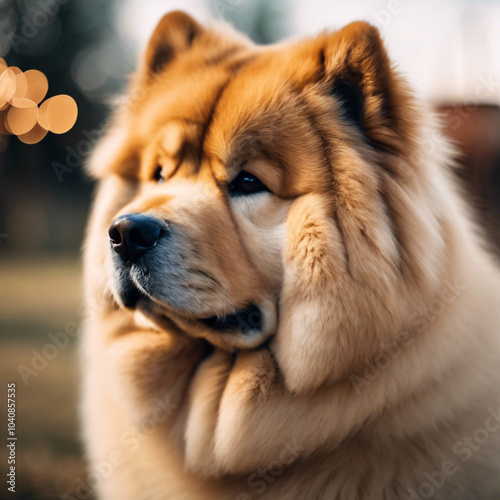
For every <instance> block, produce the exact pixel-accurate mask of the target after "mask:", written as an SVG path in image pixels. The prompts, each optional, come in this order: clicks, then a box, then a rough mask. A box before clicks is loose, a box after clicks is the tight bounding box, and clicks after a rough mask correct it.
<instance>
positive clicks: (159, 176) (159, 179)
mask: <svg viewBox="0 0 500 500" xmlns="http://www.w3.org/2000/svg"><path fill="white" fill-rule="evenodd" d="M153 179H154V180H155V181H156V182H158V183H161V182H163V181H164V180H165V179H164V178H163V167H161V166H158V167H156V170H155V173H154V174H153Z"/></svg>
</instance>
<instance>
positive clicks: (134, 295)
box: [119, 282, 151, 309]
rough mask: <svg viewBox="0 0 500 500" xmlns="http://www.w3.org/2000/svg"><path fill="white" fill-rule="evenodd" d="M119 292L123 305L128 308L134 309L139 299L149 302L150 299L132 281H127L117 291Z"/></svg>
mask: <svg viewBox="0 0 500 500" xmlns="http://www.w3.org/2000/svg"><path fill="white" fill-rule="evenodd" d="M119 294H120V299H121V301H122V303H123V305H124V306H125V307H126V308H128V309H135V308H136V307H137V304H138V303H139V301H141V302H142V301H147V302H150V300H151V299H150V298H149V297H148V296H147V295H146V294H145V293H143V292H142V291H141V290H139V288H138V287H137V286H136V285H135V284H134V283H132V282H127V284H126V286H125V287H123V288H122V289H121V290H120V291H119Z"/></svg>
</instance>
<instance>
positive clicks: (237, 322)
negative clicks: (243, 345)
mask: <svg viewBox="0 0 500 500" xmlns="http://www.w3.org/2000/svg"><path fill="white" fill-rule="evenodd" d="M263 320H264V318H263V315H262V312H261V310H260V309H259V308H258V307H257V306H256V305H254V304H250V305H249V306H248V307H246V308H245V309H242V310H240V311H237V312H236V313H234V314H228V315H226V316H210V317H209V318H200V319H198V321H199V322H201V323H203V324H204V325H206V326H208V327H210V328H212V329H213V330H218V331H221V332H227V331H230V330H239V331H240V332H242V333H244V334H246V333H249V332H251V331H255V330H258V331H262V328H263V322H264V321H263Z"/></svg>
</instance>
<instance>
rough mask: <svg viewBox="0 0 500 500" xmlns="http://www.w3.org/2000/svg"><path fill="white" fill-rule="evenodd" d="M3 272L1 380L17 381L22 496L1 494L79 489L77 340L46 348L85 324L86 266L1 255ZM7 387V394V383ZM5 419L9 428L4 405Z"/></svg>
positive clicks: (1, 422)
mask: <svg viewBox="0 0 500 500" xmlns="http://www.w3.org/2000/svg"><path fill="white" fill-rule="evenodd" d="M0 277H1V281H2V287H0V349H1V352H2V358H3V362H2V364H1V366H0V379H1V380H2V381H5V382H12V381H14V382H16V401H17V407H16V431H17V436H18V440H17V463H16V471H17V478H16V479H17V481H16V483H17V484H16V493H15V494H14V495H12V494H10V493H9V492H6V490H5V489H4V488H2V490H1V492H0V498H2V499H3V498H11V499H12V498H15V499H16V500H17V499H19V500H20V499H23V500H24V499H26V500H28V499H30V500H32V499H40V500H41V499H44V500H52V499H56V498H60V497H61V495H62V494H63V493H68V494H71V493H72V492H73V490H74V488H75V478H78V477H83V476H84V466H83V461H82V458H81V452H82V449H81V445H80V440H79V428H78V415H77V412H78V410H77V400H78V393H79V383H78V364H77V356H76V351H77V349H76V345H75V344H76V343H77V341H76V340H75V339H74V338H71V337H70V336H68V335H66V336H65V338H67V339H68V340H69V343H68V345H67V346H66V347H62V348H57V347H56V348H47V345H49V344H52V345H54V342H53V341H52V339H51V336H52V338H54V335H52V334H57V333H58V332H63V331H64V330H65V328H67V327H68V326H69V327H72V326H75V325H74V323H79V316H78V312H77V311H78V306H79V304H80V286H79V283H80V265H79V262H78V258H77V257H68V256H64V257H50V258H30V259H26V258H15V257H9V258H6V257H2V259H1V261H0ZM49 334H50V336H49ZM61 338H62V337H61ZM60 345H61V346H64V343H60ZM36 353H39V354H40V355H41V357H39V356H37V354H36ZM42 353H45V354H49V356H50V357H52V358H53V359H45V363H46V365H45V363H43V354H42ZM25 368H26V370H33V372H27V371H25ZM20 371H21V372H22V373H23V374H24V377H25V379H26V382H27V383H24V382H23V376H22V375H21V373H20ZM34 373H37V375H34ZM2 390H3V391H5V392H4V393H3V394H4V396H5V395H6V389H5V387H4V388H3V389H2ZM4 396H2V398H3V397H4ZM2 408H3V405H2ZM0 417H1V418H0V426H1V428H2V429H5V428H6V426H7V422H6V412H5V411H4V410H2V414H1V416H0ZM0 449H1V452H0V461H1V463H2V464H6V462H7V458H6V453H7V449H6V448H5V447H4V446H2V447H1V448H0ZM7 493H9V495H8V496H5V497H4V496H2V495H6V494H7Z"/></svg>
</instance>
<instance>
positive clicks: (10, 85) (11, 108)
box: [0, 58, 78, 144]
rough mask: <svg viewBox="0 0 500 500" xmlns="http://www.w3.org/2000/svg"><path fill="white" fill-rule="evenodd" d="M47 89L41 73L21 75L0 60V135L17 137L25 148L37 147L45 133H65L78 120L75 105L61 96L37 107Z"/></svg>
mask: <svg viewBox="0 0 500 500" xmlns="http://www.w3.org/2000/svg"><path fill="white" fill-rule="evenodd" d="M48 89H49V83H48V80H47V77H46V76H45V75H44V74H43V73H42V72H41V71H38V70H36V69H31V70H28V71H26V72H23V71H22V70H21V69H20V68H18V67H16V66H11V67H9V66H8V65H7V63H6V62H5V60H4V59H1V58H0V133H2V134H5V135H9V134H12V135H16V136H17V137H18V139H19V140H20V141H21V142H24V143H25V144H36V143H37V142H40V141H41V140H42V139H43V138H44V137H45V136H46V135H47V133H48V132H52V133H54V134H64V133H66V132H68V130H70V129H71V128H72V127H73V125H74V124H75V122H76V119H77V117H78V107H77V105H76V102H75V100H74V99H73V98H72V97H71V96H69V95H65V94H61V95H56V96H54V97H51V98H50V99H47V100H46V101H44V102H42V103H41V105H40V107H38V104H40V102H41V101H42V100H43V98H44V97H45V96H46V95H47V91H48Z"/></svg>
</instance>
